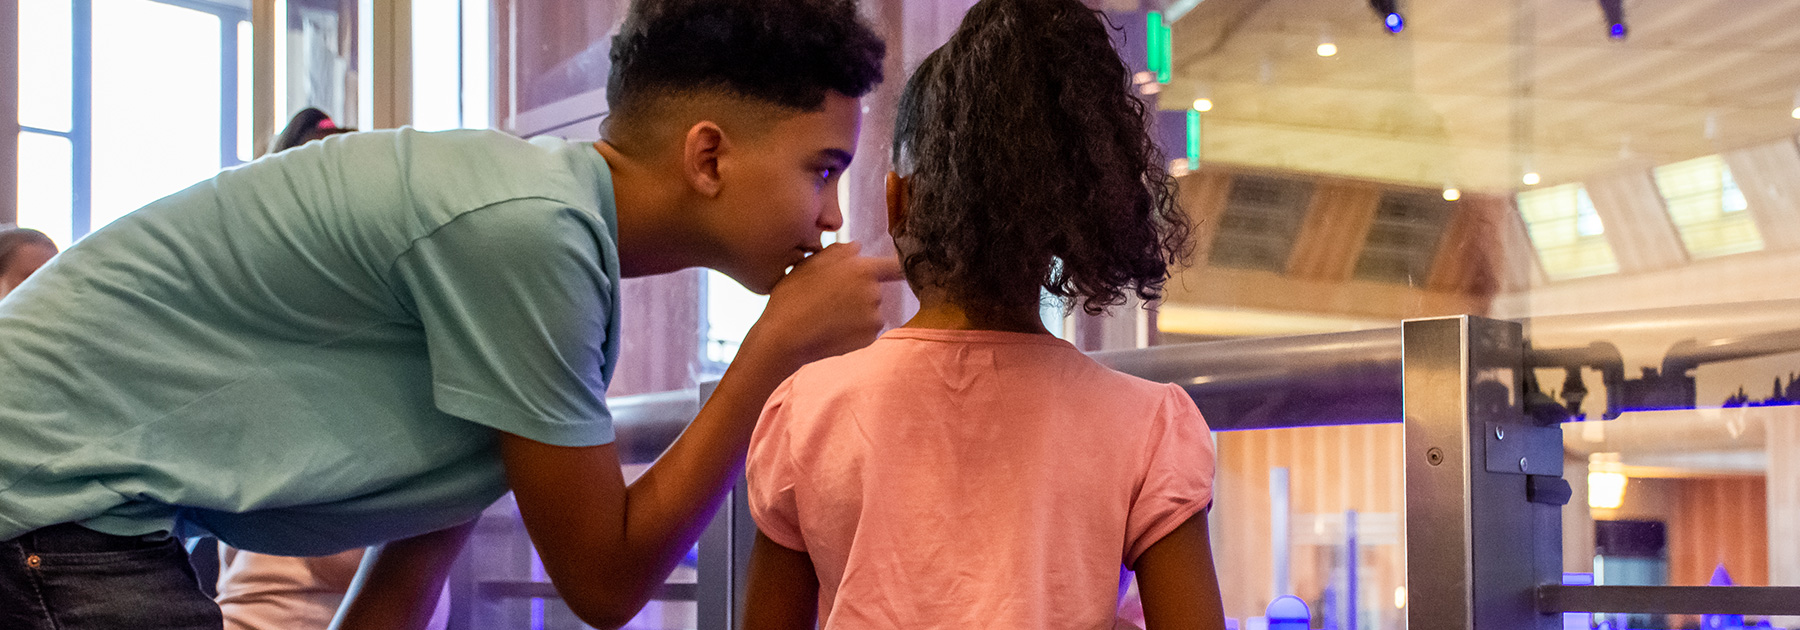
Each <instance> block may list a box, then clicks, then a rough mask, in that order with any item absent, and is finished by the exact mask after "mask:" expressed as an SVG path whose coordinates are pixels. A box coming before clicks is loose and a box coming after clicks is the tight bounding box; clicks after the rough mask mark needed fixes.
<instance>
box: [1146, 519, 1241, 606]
mask: <svg viewBox="0 0 1800 630" xmlns="http://www.w3.org/2000/svg"><path fill="white" fill-rule="evenodd" d="M1132 569H1133V570H1134V571H1136V572H1137V581H1138V594H1139V596H1140V597H1142V599H1143V603H1144V625H1145V630H1224V628H1225V610H1224V605H1223V604H1222V603H1221V602H1220V600H1219V580H1218V576H1217V574H1215V573H1214V571H1213V559H1212V542H1211V541H1210V538H1209V534H1208V532H1207V527H1206V511H1204V510H1203V511H1201V512H1199V513H1196V514H1194V515H1193V516H1192V517H1189V518H1188V520H1187V521H1186V522H1184V523H1182V524H1181V525H1180V526H1178V527H1176V528H1175V529H1174V530H1173V531H1171V532H1169V533H1168V534H1167V535H1165V536H1163V537H1162V539H1160V540H1158V541H1156V542H1155V543H1153V544H1151V545H1150V547H1149V548H1147V549H1145V550H1144V553H1142V554H1139V555H1138V559H1137V564H1136V565H1135V566H1133V567H1132Z"/></svg>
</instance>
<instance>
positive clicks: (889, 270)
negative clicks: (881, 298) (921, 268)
mask: <svg viewBox="0 0 1800 630" xmlns="http://www.w3.org/2000/svg"><path fill="white" fill-rule="evenodd" d="M868 260H869V268H870V269H871V270H873V271H874V272H875V281H876V282H893V281H896V280H905V279H906V269H905V268H904V267H901V265H900V260H899V259H897V258H885V257H884V258H873V257H871V258H869V259H868Z"/></svg>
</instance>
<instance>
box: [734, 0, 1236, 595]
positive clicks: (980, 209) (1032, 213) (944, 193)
mask: <svg viewBox="0 0 1800 630" xmlns="http://www.w3.org/2000/svg"><path fill="white" fill-rule="evenodd" d="M1130 87H1131V82H1130V71H1129V70H1128V69H1127V68H1126V67H1125V65H1124V64H1123V63H1121V61H1120V59H1119V56H1118V54H1117V52H1116V51H1115V50H1114V49H1113V46H1112V43H1111V40H1110V39H1109V38H1108V36H1107V30H1106V25H1105V23H1104V22H1103V19H1102V17H1101V16H1099V15H1097V14H1096V13H1095V12H1094V11H1092V10H1089V9H1088V8H1086V7H1085V6H1083V5H1082V4H1081V3H1080V2H1078V1H1077V0H983V1H982V2H980V3H978V4H976V5H975V6H974V8H972V9H970V11H969V13H968V15H967V16H966V17H965V18H964V20H963V22H962V25H961V27H960V28H959V30H958V31H957V32H956V33H955V34H954V35H953V36H952V37H951V39H950V41H949V43H947V44H945V45H944V46H943V47H942V48H939V49H938V50H937V51H936V52H934V53H932V54H931V55H930V56H929V57H927V58H926V59H925V60H924V62H923V63H922V64H921V65H920V66H919V68H918V69H917V71H916V72H915V73H914V74H913V76H912V78H911V80H910V81H909V82H908V83H907V85H906V89H905V91H904V93H903V95H902V97H901V101H900V112H899V119H898V124H897V126H896V130H895V141H894V147H895V148H894V164H895V167H896V169H897V170H898V171H899V172H898V173H897V174H891V175H890V176H889V180H888V213H889V217H890V228H889V232H890V233H891V235H892V236H893V238H894V242H895V244H896V246H897V247H898V249H899V251H900V255H901V258H902V261H903V263H904V267H905V269H906V275H907V280H908V282H909V284H910V285H911V287H912V289H913V291H914V293H916V294H917V295H918V298H919V303H920V310H919V313H918V315H917V316H916V317H914V318H913V319H912V320H911V321H909V322H907V323H906V325H905V326H904V327H902V328H899V329H896V330H893V331H890V332H888V333H887V334H886V335H884V336H883V337H882V338H881V339H880V340H878V341H877V342H875V344H874V345H871V346H869V347H868V348H865V349H863V350H860V351H857V352H853V353H850V354H847V355H844V356H841V357H837V358H833V359H826V360H823V361H820V362H817V363H814V364H812V365H810V366H808V367H806V368H803V369H801V370H800V371H799V372H797V373H796V374H794V375H793V376H792V377H791V378H789V379H788V380H787V381H786V382H785V383H784V384H783V385H782V386H781V387H780V388H779V389H778V390H777V391H776V393H775V394H774V395H773V396H772V397H770V399H769V402H768V403H767V405H766V406H765V407H764V409H763V416H762V420H761V422H760V423H759V424H758V426H757V429H756V433H755V435H754V437H753V438H752V441H751V450H750V456H749V459H748V464H747V465H748V475H749V484H750V485H749V487H750V491H749V497H750V508H751V511H752V514H753V515H754V516H755V518H756V522H757V525H758V528H759V530H760V534H759V536H758V538H757V541H756V546H755V552H754V555H753V559H752V561H751V569H750V586H749V589H750V590H749V593H748V597H747V598H746V601H747V602H748V609H747V612H746V619H747V625H746V627H747V628H758V629H760V628H812V627H813V625H814V623H815V622H817V623H818V625H819V627H821V628H826V629H832V628H908V629H912V628H972V627H979V628H1018V629H1032V630H1038V629H1043V628H1083V629H1088V628H1097V629H1106V628H1112V627H1114V626H1115V623H1118V622H1117V619H1116V618H1117V614H1118V607H1119V600H1120V596H1121V591H1122V585H1123V584H1125V581H1126V579H1127V577H1128V575H1129V572H1130V571H1135V572H1136V574H1137V579H1138V583H1139V588H1140V593H1141V596H1142V598H1143V605H1144V614H1145V621H1146V623H1147V625H1148V626H1149V628H1150V629H1151V630H1165V629H1169V628H1223V627H1224V620H1223V613H1222V612H1221V607H1220V602H1219V592H1218V584H1217V581H1216V578H1215V576H1214V572H1213V564H1212V557H1211V550H1210V546H1209V543H1208V537H1207V527H1206V511H1207V509H1208V508H1209V506H1210V504H1211V489H1212V474H1213V450H1212V443H1211V441H1210V439H1209V432H1208V429H1207V426H1206V423H1205V421H1204V420H1203V419H1202V418H1201V416H1200V412H1199V410H1198V409H1197V408H1196V407H1195V405H1194V402H1193V401H1192V400H1191V399H1190V398H1188V396H1187V394H1186V393H1185V392H1183V391H1182V389H1181V388H1179V387H1177V386H1174V385H1161V384H1156V383H1151V382H1148V381H1144V380H1141V379H1137V378H1134V377H1131V376H1127V375H1124V374H1120V373H1118V372H1114V371H1111V370H1109V369H1107V368H1105V367H1102V366H1100V365H1099V364H1097V363H1095V362H1094V361H1092V360H1091V359H1089V358H1088V357H1086V356H1084V355H1083V354H1082V353H1081V352H1080V351H1078V350H1077V349H1076V348H1075V347H1073V346H1071V345H1070V344H1068V343H1067V342H1064V341H1062V340H1060V339H1058V338H1056V337H1054V336H1052V335H1050V334H1049V333H1048V332H1047V331H1046V329H1045V328H1044V326H1043V324H1042V322H1041V320H1040V318H1039V307H1040V300H1041V299H1042V296H1043V294H1044V293H1046V292H1047V293H1048V294H1049V295H1050V296H1054V299H1059V300H1063V301H1065V304H1067V305H1069V306H1071V307H1073V306H1076V305H1078V306H1080V307H1081V308H1083V309H1084V310H1086V311H1087V312H1089V313H1099V312H1103V311H1105V310H1106V309H1107V307H1110V306H1115V305H1119V304H1122V303H1124V302H1125V301H1126V296H1127V295H1136V296H1137V297H1139V298H1141V299H1144V300H1146V301H1149V300H1155V299H1157V298H1159V297H1160V296H1161V292H1162V286H1163V282H1164V281H1165V280H1166V278H1167V277H1168V273H1169V267H1170V266H1171V265H1172V264H1176V263H1178V262H1180V260H1181V259H1182V258H1184V257H1185V256H1186V255H1187V253H1188V252H1189V251H1190V249H1189V246H1188V244H1187V243H1188V240H1189V231H1190V230H1189V226H1188V222H1187V219H1186V217H1185V215H1183V214H1182V212H1181V211H1180V210H1179V209H1178V208H1176V206H1175V205H1174V203H1173V201H1172V198H1171V194H1170V187H1171V185H1172V182H1171V181H1170V178H1169V177H1168V175H1167V174H1165V173H1164V172H1163V170H1162V168H1161V162H1162V160H1161V157H1160V156H1159V153H1158V151H1157V150H1156V148H1155V146H1154V144H1153V143H1152V141H1151V140H1150V138H1149V134H1148V130H1147V117H1146V113H1145V107H1144V105H1143V103H1142V102H1141V101H1139V100H1137V99H1136V98H1135V97H1133V96H1132V95H1131V93H1130Z"/></svg>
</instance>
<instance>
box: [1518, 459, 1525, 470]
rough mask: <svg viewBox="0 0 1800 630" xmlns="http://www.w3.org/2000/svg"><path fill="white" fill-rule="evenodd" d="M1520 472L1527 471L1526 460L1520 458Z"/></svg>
mask: <svg viewBox="0 0 1800 630" xmlns="http://www.w3.org/2000/svg"><path fill="white" fill-rule="evenodd" d="M1519 470H1525V458H1523V457H1520V458H1519Z"/></svg>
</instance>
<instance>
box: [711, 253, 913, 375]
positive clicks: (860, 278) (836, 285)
mask: <svg viewBox="0 0 1800 630" xmlns="http://www.w3.org/2000/svg"><path fill="white" fill-rule="evenodd" d="M861 251H862V246H861V245H859V244H857V243H837V244H834V245H832V246H830V247H826V248H825V249H824V250H822V251H820V252H819V253H817V254H813V255H812V256H811V257H809V258H807V259H806V260H804V261H801V262H800V264H798V265H794V269H793V270H792V271H789V272H788V274H787V276H785V277H783V278H782V279H781V281H780V282H777V283H775V288H774V290H772V291H770V292H769V306H768V308H766V309H765V310H764V311H763V315H762V318H761V319H758V320H757V321H756V325H755V326H754V327H752V328H751V329H750V334H749V335H747V336H746V338H745V339H744V346H743V348H744V350H743V352H742V353H743V354H750V355H752V356H754V357H755V358H756V360H775V361H786V362H789V363H788V366H789V367H791V368H793V369H798V368H799V367H800V366H801V365H805V364H807V363H811V362H813V361H817V360H819V359H823V358H826V357H831V356H837V355H840V354H843V353H846V352H849V351H851V350H856V349H858V348H861V347H863V346H866V345H869V343H870V342H872V341H874V340H875V336H876V335H878V334H880V333H881V328H882V325H883V322H882V319H881V283H883V282H891V281H895V280H900V279H903V278H904V277H905V276H904V275H903V274H902V273H901V269H900V261H898V260H896V259H893V258H872V257H864V256H859V255H858V253H859V252H861ZM753 346H754V347H753Z"/></svg>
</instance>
